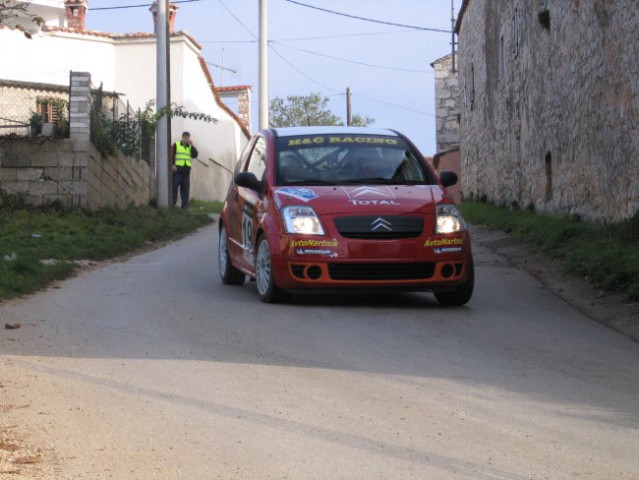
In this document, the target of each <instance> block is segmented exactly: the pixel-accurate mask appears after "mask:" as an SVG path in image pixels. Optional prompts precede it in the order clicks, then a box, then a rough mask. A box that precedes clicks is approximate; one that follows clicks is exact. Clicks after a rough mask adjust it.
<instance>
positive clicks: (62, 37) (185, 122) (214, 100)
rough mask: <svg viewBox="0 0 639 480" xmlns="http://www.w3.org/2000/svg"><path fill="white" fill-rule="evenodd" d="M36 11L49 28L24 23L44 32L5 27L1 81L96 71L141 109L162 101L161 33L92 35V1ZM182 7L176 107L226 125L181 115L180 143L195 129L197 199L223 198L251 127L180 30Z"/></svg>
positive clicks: (60, 78) (53, 3) (45, 2)
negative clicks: (158, 93)
mask: <svg viewBox="0 0 639 480" xmlns="http://www.w3.org/2000/svg"><path fill="white" fill-rule="evenodd" d="M28 3H31V5H30V9H29V12H30V13H33V14H36V15H38V16H40V17H42V18H43V19H44V21H45V25H44V26H43V27H42V29H41V30H40V31H39V32H37V30H38V29H37V26H34V25H33V24H31V22H30V21H26V23H25V20H22V25H23V26H25V28H28V29H30V30H31V31H33V32H36V34H34V35H32V38H31V39H29V38H27V37H26V36H25V35H24V34H23V33H22V32H21V31H19V30H18V29H15V28H11V27H2V26H0V51H2V60H3V61H2V62H0V79H2V80H19V81H27V82H37V83H48V84H56V85H68V84H69V72H70V71H82V72H89V73H90V74H91V78H92V82H93V84H94V86H95V87H98V86H100V84H102V86H103V88H104V90H105V91H107V92H108V91H114V92H118V93H120V94H124V97H122V98H123V100H124V101H127V100H128V102H129V103H130V104H131V106H132V107H133V108H136V109H137V108H142V109H144V107H145V106H146V105H147V103H148V102H149V101H151V100H154V99H155V84H156V45H155V34H154V33H132V34H112V33H104V32H94V31H87V30H85V17H86V14H87V11H88V2H87V0H66V1H63V0H33V1H31V2H28ZM177 9H178V8H177V7H176V6H174V5H171V9H170V16H169V21H170V32H171V42H170V43H171V50H170V57H171V102H172V103H175V104H177V105H180V106H183V107H184V108H185V109H186V110H187V111H189V112H198V113H204V114H207V115H210V116H212V117H214V118H216V119H217V120H218V123H216V124H213V123H205V122H202V121H196V120H191V119H182V118H175V119H173V120H172V122H171V131H172V137H173V140H176V139H179V137H180V135H181V133H182V131H185V130H186V131H189V132H190V133H191V139H192V140H193V143H194V144H195V146H196V147H197V148H198V150H199V152H200V155H199V158H198V160H197V161H195V162H194V164H193V170H192V172H191V197H192V198H197V199H202V200H221V199H223V197H224V195H225V193H226V189H227V186H228V182H229V180H230V175H231V174H230V172H229V171H230V170H232V169H233V166H234V164H235V160H236V159H237V158H238V157H239V154H240V153H241V151H242V149H243V148H244V146H245V145H246V143H247V142H248V139H249V136H250V131H249V128H250V126H249V125H247V124H245V123H244V122H243V121H242V120H241V119H240V117H239V116H238V115H237V114H236V113H235V112H233V111H232V110H231V109H230V108H229V107H227V106H226V105H225V104H224V103H223V102H222V101H221V100H220V97H219V96H218V93H217V91H216V89H215V86H214V84H213V80H212V77H211V74H210V72H209V70H208V68H207V65H206V62H205V61H204V58H203V57H202V55H201V51H202V47H201V46H200V45H199V44H198V43H197V42H196V41H195V40H194V39H193V38H192V37H191V36H190V35H188V34H187V33H185V32H175V31H174V25H175V15H176V13H177Z"/></svg>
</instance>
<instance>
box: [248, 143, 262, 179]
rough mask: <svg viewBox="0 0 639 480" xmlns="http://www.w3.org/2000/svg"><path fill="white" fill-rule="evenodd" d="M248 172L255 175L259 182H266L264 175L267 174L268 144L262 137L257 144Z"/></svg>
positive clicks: (250, 159) (249, 162)
mask: <svg viewBox="0 0 639 480" xmlns="http://www.w3.org/2000/svg"><path fill="white" fill-rule="evenodd" d="M246 171H247V172H251V173H253V174H254V175H255V176H256V177H257V179H258V180H264V174H265V173H266V142H265V141H264V139H263V138H261V137H260V138H258V139H257V141H256V142H255V147H254V148H253V152H252V153H251V158H249V161H248V165H247V167H246Z"/></svg>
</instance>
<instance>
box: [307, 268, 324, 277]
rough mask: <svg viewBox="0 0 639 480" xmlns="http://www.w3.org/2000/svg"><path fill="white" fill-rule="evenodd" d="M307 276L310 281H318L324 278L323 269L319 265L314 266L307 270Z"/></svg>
mask: <svg viewBox="0 0 639 480" xmlns="http://www.w3.org/2000/svg"><path fill="white" fill-rule="evenodd" d="M306 276H307V277H308V278H309V279H310V280H317V279H318V278H320V277H321V276H322V269H321V268H320V267H318V266H317V265H312V266H310V267H308V268H307V269H306Z"/></svg>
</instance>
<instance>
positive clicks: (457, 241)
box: [424, 238, 464, 250]
mask: <svg viewBox="0 0 639 480" xmlns="http://www.w3.org/2000/svg"><path fill="white" fill-rule="evenodd" d="M463 245H464V239H463V238H438V239H435V240H432V239H430V238H429V239H427V240H426V241H425V242H424V247H455V246H459V247H461V246H463ZM460 250H461V248H460Z"/></svg>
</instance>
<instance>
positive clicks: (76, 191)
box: [58, 182, 87, 195]
mask: <svg viewBox="0 0 639 480" xmlns="http://www.w3.org/2000/svg"><path fill="white" fill-rule="evenodd" d="M86 193H87V185H86V182H60V183H59V184H58V194H60V195H86Z"/></svg>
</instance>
